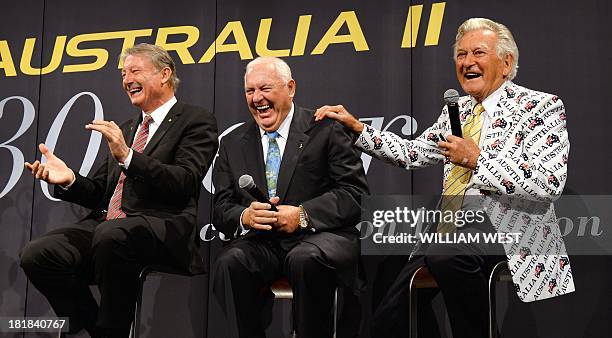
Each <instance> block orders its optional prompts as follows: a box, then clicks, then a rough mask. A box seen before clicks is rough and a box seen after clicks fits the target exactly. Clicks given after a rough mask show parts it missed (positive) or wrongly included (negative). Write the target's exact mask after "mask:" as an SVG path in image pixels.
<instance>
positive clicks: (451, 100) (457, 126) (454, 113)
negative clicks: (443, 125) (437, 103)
mask: <svg viewBox="0 0 612 338" xmlns="http://www.w3.org/2000/svg"><path fill="white" fill-rule="evenodd" d="M457 101H459V93H458V92H457V91H456V90H454V89H448V90H446V91H445V92H444V103H446V107H447V108H448V119H449V120H450V124H451V131H452V133H453V135H455V136H458V137H463V134H462V132H461V122H459V105H458V104H457Z"/></svg>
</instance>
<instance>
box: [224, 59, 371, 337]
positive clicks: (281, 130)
mask: <svg viewBox="0 0 612 338" xmlns="http://www.w3.org/2000/svg"><path fill="white" fill-rule="evenodd" d="M244 82H245V93H246V100H247V104H248V108H249V110H250V112H251V115H252V116H253V120H251V121H249V122H247V123H245V124H244V125H242V126H240V127H239V128H237V129H236V130H235V131H233V132H232V133H230V134H228V135H227V136H225V137H224V138H223V140H222V142H221V146H220V150H219V158H218V159H217V162H216V164H215V168H214V171H213V182H214V185H215V189H216V193H215V196H214V218H213V222H214V224H215V227H217V229H219V231H221V232H222V233H223V234H224V235H225V237H227V238H232V239H233V241H232V242H231V243H230V244H229V245H227V246H226V247H225V248H223V250H222V252H221V253H220V254H219V256H218V258H217V260H216V262H215V266H214V277H213V278H214V282H213V283H214V285H213V291H214V293H215V296H216V297H217V299H218V300H219V302H220V304H221V306H222V307H223V308H224V310H225V311H226V315H227V316H228V319H229V320H230V321H231V322H233V323H232V324H234V325H233V328H237V331H238V332H237V333H238V335H239V336H240V337H249V338H254V337H264V336H265V333H264V329H265V328H264V327H263V325H262V320H261V316H260V314H261V307H262V302H263V299H262V297H263V293H262V290H263V289H265V287H266V286H268V285H269V284H270V283H272V282H273V281H274V280H276V279H277V278H279V276H281V275H285V276H287V278H288V279H289V282H290V284H291V286H292V289H293V293H294V301H295V307H294V308H295V312H294V318H295V323H296V330H297V335H298V336H299V337H316V338H322V337H331V336H332V331H333V329H332V328H333V323H332V320H333V313H332V308H333V306H332V305H333V294H334V290H335V288H336V286H337V285H340V286H344V287H347V288H349V289H352V290H356V289H357V262H358V257H359V238H358V237H359V236H358V232H357V230H356V229H355V227H354V226H355V225H356V224H357V222H358V221H359V217H360V211H361V209H360V196H361V195H362V194H367V193H368V187H367V182H366V178H365V173H364V170H363V167H362V164H361V160H360V159H359V157H358V155H357V153H356V152H355V151H354V150H353V149H351V147H350V144H352V141H351V138H350V136H349V135H348V134H347V133H346V132H345V130H344V129H343V127H342V126H341V125H340V124H338V123H336V122H331V121H329V122H328V121H327V120H326V121H322V122H323V123H315V122H314V119H313V112H312V111H309V110H306V109H303V108H300V107H298V106H296V105H294V104H293V96H294V94H295V88H296V84H295V81H294V80H293V79H292V78H291V70H290V69H289V66H288V65H287V64H286V63H285V62H284V61H282V60H281V59H278V58H257V59H255V60H253V61H251V62H250V63H249V64H248V65H247V68H246V73H245V77H244ZM244 174H249V175H251V176H253V178H254V181H255V183H256V185H257V187H259V188H261V189H262V191H264V190H265V192H264V194H266V195H267V196H268V198H269V199H270V203H260V202H257V201H254V198H253V197H251V196H250V195H249V194H248V193H247V192H245V191H244V190H242V189H240V188H239V186H238V179H239V178H240V177H241V176H242V175H244ZM271 205H275V206H276V208H277V209H278V211H272V210H270V208H271Z"/></svg>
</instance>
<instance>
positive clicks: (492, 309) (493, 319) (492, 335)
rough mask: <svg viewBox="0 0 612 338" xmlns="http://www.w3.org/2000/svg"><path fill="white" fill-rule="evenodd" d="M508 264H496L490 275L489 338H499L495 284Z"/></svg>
mask: <svg viewBox="0 0 612 338" xmlns="http://www.w3.org/2000/svg"><path fill="white" fill-rule="evenodd" d="M506 264H507V263H506V262H505V261H503V262H499V263H497V264H495V266H494V267H493V270H491V274H490V275H489V338H497V307H496V304H497V302H496V299H495V297H496V295H495V282H497V279H498V275H499V272H500V271H502V270H503V269H504V266H506Z"/></svg>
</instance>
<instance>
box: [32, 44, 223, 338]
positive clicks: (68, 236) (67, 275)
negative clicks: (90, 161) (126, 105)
mask: <svg viewBox="0 0 612 338" xmlns="http://www.w3.org/2000/svg"><path fill="white" fill-rule="evenodd" d="M121 60H122V62H123V69H122V72H121V73H122V77H123V87H124V89H125V91H126V92H127V94H128V96H129V98H130V100H131V102H132V104H133V105H135V106H136V107H138V108H140V110H141V112H139V113H138V115H137V116H135V117H134V119H132V120H130V121H127V122H126V123H124V124H122V125H121V126H117V125H116V124H115V123H114V122H113V121H102V120H95V121H93V122H92V123H90V124H88V125H87V126H86V128H87V129H90V130H92V131H97V132H100V133H102V134H103V135H104V137H105V138H106V140H107V141H108V145H109V149H110V154H109V155H108V157H107V158H106V160H105V162H104V163H103V164H102V166H101V167H100V168H99V169H98V171H97V172H96V173H95V175H94V176H93V177H92V178H88V177H83V176H80V175H79V174H78V173H75V172H74V171H72V170H71V169H70V168H68V167H67V166H66V164H65V163H64V162H63V161H62V160H61V159H59V158H58V157H56V156H55V155H54V154H53V153H52V152H51V151H49V149H47V147H46V146H45V145H44V144H41V145H40V146H39V148H40V151H41V153H42V155H43V156H45V157H46V158H47V162H46V163H40V162H39V161H36V162H34V163H33V164H30V163H26V164H25V166H26V168H27V169H29V170H31V171H32V174H33V175H35V176H36V178H38V179H41V180H44V181H46V182H48V183H51V184H55V185H56V186H55V192H54V194H55V196H56V197H59V198H61V199H63V200H65V201H69V202H74V203H78V204H80V205H82V206H84V207H87V208H90V209H92V210H93V211H92V213H90V214H89V215H88V216H87V217H85V218H84V219H82V220H81V221H79V222H78V223H77V224H74V225H68V226H63V227H60V228H59V229H57V230H54V231H51V232H50V233H48V234H46V235H44V236H42V237H41V238H38V239H36V240H33V241H32V242H30V243H29V244H28V245H27V246H26V247H25V248H24V249H23V252H22V255H21V266H22V268H23V269H24V271H25V272H26V274H27V275H28V278H29V279H30V281H31V282H32V284H33V285H34V286H35V287H36V288H37V289H38V290H39V291H40V292H42V293H43V294H44V295H45V296H46V297H47V299H48V300H49V302H50V303H51V306H52V307H53V309H54V311H55V313H56V314H57V315H58V316H61V317H69V318H70V332H71V333H76V332H78V331H79V330H80V329H82V328H84V329H86V330H87V331H88V332H89V334H90V335H91V336H92V337H127V336H128V334H129V327H130V323H131V319H132V318H133V313H134V304H135V300H136V289H137V276H138V273H139V271H140V269H141V268H142V267H143V266H145V265H148V264H167V265H171V266H175V267H177V268H182V269H184V270H185V271H190V272H197V271H199V270H201V269H202V261H201V258H200V256H199V254H198V246H199V238H198V236H197V229H196V210H197V200H198V196H199V192H200V182H201V181H202V178H203V176H204V174H205V173H206V170H207V169H208V166H209V165H210V163H211V161H212V159H213V156H214V154H215V151H216V148H217V126H216V121H215V118H214V116H213V115H212V114H211V113H209V112H207V111H205V110H203V109H202V108H198V107H195V106H190V105H187V104H184V103H182V102H177V100H176V98H175V97H174V92H175V90H176V89H177V86H178V81H179V80H178V78H177V77H176V70H175V66H174V62H173V61H172V58H171V57H170V55H168V53H167V52H166V51H165V50H163V49H161V48H159V47H157V46H154V45H148V44H139V45H136V46H134V47H132V48H129V49H126V50H125V51H124V52H123V54H122V55H121ZM126 140H127V142H126ZM128 144H129V145H131V146H130V147H128ZM91 282H94V283H95V284H97V285H98V287H99V289H100V298H101V299H100V305H99V307H98V305H97V304H96V301H95V300H94V298H93V296H92V294H91V292H90V290H89V287H88V285H89V284H90V283H91Z"/></svg>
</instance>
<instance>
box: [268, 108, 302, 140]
mask: <svg viewBox="0 0 612 338" xmlns="http://www.w3.org/2000/svg"><path fill="white" fill-rule="evenodd" d="M294 107H295V106H294V104H293V102H291V109H290V110H289V114H287V117H285V120H284V121H283V122H282V123H281V125H280V127H278V129H277V130H276V131H277V132H278V135H279V136H280V137H282V138H284V139H285V140H286V139H287V138H288V137H289V127H291V120H293V111H294ZM259 133H260V135H261V137H262V138H263V137H264V135H265V134H266V131H265V130H263V129H262V128H261V127H259Z"/></svg>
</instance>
